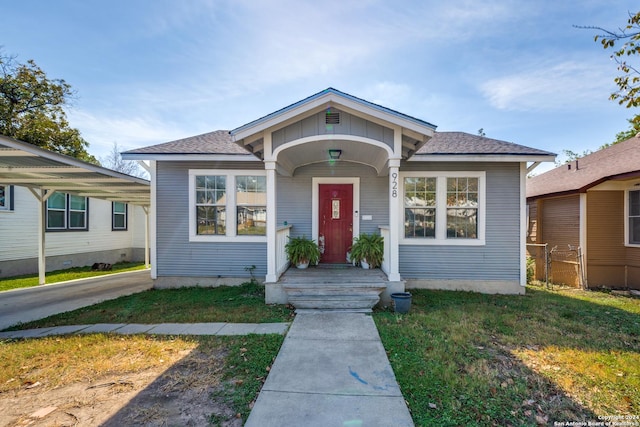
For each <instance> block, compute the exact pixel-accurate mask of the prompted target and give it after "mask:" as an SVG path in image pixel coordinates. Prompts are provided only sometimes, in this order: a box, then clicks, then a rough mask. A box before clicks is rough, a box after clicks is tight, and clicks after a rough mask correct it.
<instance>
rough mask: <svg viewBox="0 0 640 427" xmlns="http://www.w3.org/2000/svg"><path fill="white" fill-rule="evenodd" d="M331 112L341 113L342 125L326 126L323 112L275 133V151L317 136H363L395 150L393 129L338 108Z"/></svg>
mask: <svg viewBox="0 0 640 427" xmlns="http://www.w3.org/2000/svg"><path fill="white" fill-rule="evenodd" d="M331 112H332V113H339V115H340V123H337V124H326V120H325V119H326V117H327V112H326V111H322V112H320V113H317V114H314V115H313V116H310V117H307V118H306V119H303V120H300V121H298V122H295V123H292V124H290V125H289V126H286V127H284V128H282V129H278V130H277V131H275V132H273V135H272V144H273V149H274V150H275V149H276V148H278V147H279V146H281V145H283V144H286V143H287V142H291V141H295V140H296V139H300V138H305V137H309V136H316V135H353V136H361V137H366V138H371V139H375V140H378V141H381V142H384V143H385V144H387V145H388V146H389V147H391V148H393V129H391V128H388V127H386V126H382V125H379V124H377V123H374V122H371V121H368V120H365V119H363V118H361V117H358V116H354V115H352V114H349V113H345V112H344V111H340V110H338V109H336V108H331Z"/></svg>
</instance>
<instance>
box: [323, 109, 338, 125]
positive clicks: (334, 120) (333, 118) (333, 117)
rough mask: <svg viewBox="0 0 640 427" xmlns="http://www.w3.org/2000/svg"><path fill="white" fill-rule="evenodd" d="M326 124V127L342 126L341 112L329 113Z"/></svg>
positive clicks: (325, 120) (326, 116)
mask: <svg viewBox="0 0 640 427" xmlns="http://www.w3.org/2000/svg"><path fill="white" fill-rule="evenodd" d="M324 123H325V124H326V125H339V124H340V112H339V111H327V114H326V115H325V117H324Z"/></svg>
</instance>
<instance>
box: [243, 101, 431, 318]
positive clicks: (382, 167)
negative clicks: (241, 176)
mask: <svg viewBox="0 0 640 427" xmlns="http://www.w3.org/2000/svg"><path fill="white" fill-rule="evenodd" d="M434 130H435V126H433V125H431V124H429V123H427V122H424V121H421V120H418V119H414V118H412V117H409V116H405V115H402V114H399V113H397V112H394V111H392V110H388V109H385V108H382V107H380V106H377V105H375V104H371V103H368V102H366V101H363V100H361V99H358V98H354V97H351V96H349V95H346V94H344V93H341V92H339V91H335V90H333V89H329V90H326V91H323V92H320V93H318V94H316V95H314V96H312V97H310V98H307V99H305V100H303V101H301V102H299V103H296V104H293V105H291V106H289V107H286V108H285V109H283V110H279V111H278V112H276V113H273V114H272V115H269V116H266V117H263V118H261V119H258V120H256V121H254V122H251V123H249V124H247V125H245V126H242V127H240V128H237V129H235V130H233V131H231V132H230V135H231V137H232V139H233V141H234V142H235V143H236V144H238V145H240V146H242V147H243V148H244V149H246V150H248V151H249V152H251V153H253V154H254V155H255V156H257V157H258V158H259V159H261V160H262V161H263V164H264V169H265V175H266V191H265V193H266V238H267V239H266V240H267V241H266V243H267V247H266V249H267V250H266V252H267V260H266V261H267V263H266V270H267V271H266V275H265V280H264V282H265V284H266V302H267V303H287V302H294V301H297V304H298V306H297V307H298V308H300V307H301V306H302V305H304V306H305V307H307V306H309V307H308V308H312V307H311V306H316V307H313V308H332V307H330V306H331V305H333V306H334V307H333V308H341V307H343V306H345V307H346V306H349V305H359V306H360V305H364V306H366V308H368V309H370V308H371V307H372V306H373V305H374V304H375V303H377V300H378V295H381V298H382V300H383V302H388V301H389V295H390V293H392V292H398V291H403V290H404V282H403V281H402V279H401V277H400V272H399V239H400V236H399V235H400V233H401V230H400V227H399V225H400V224H401V223H402V218H401V213H402V197H401V195H400V194H399V188H400V182H399V181H400V176H399V169H400V164H401V162H402V161H403V160H405V159H407V158H408V157H410V156H411V155H412V154H413V153H415V152H416V151H417V150H418V149H419V148H420V147H421V146H422V145H423V144H424V143H426V142H427V141H428V140H429V139H430V138H431V137H432V136H433V134H434ZM389 224H391V225H393V226H389ZM361 233H380V234H381V235H382V236H383V238H384V249H385V254H384V261H383V265H382V266H381V269H380V270H377V271H373V272H366V273H365V272H364V270H361V269H354V268H349V267H347V266H342V267H340V268H338V267H337V266H340V264H343V263H344V262H345V260H346V253H347V251H348V249H349V248H350V246H351V244H352V242H353V238H354V237H358V236H359V235H360V234H361ZM303 235H304V236H306V237H310V238H312V239H313V240H315V241H316V242H317V243H318V244H319V246H320V247H321V252H322V253H323V257H322V259H321V261H320V262H321V264H329V265H333V267H334V268H324V267H325V266H324V265H320V266H319V267H317V268H315V269H310V270H309V271H305V272H304V273H300V274H301V275H300V274H299V273H297V272H293V271H292V270H291V269H289V270H287V268H288V267H289V263H288V260H287V259H286V254H285V249H284V247H285V245H286V243H287V241H288V237H289V236H292V237H293V236H295V237H298V236H303ZM285 271H287V273H286V275H284V276H283V273H285ZM293 282H295V283H293ZM352 288H353V289H352ZM356 288H357V289H356ZM356 294H357V295H356ZM313 295H315V296H313ZM340 295H342V296H343V297H344V298H342V299H341V300H340V298H338V297H339V296H340ZM365 295H367V296H365ZM345 296H349V298H346V297H345ZM349 299H351V300H352V301H351V302H349V301H347V300H349ZM322 300H324V302H322ZM338 300H340V301H339V302H337V301H338ZM355 300H358V301H359V302H358V303H357V304H356V303H355V302H353V301H355ZM365 300H366V301H368V302H366V303H365ZM331 301H334V302H331ZM320 306H322V307H320ZM349 308H354V307H349Z"/></svg>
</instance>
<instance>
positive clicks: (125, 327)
mask: <svg viewBox="0 0 640 427" xmlns="http://www.w3.org/2000/svg"><path fill="white" fill-rule="evenodd" d="M287 328H289V323H160V324H156V325H141V324H137V323H128V324H126V323H99V324H96V325H70V326H55V327H51V328H38V329H25V330H22V331H11V332H0V339H3V338H5V339H13V338H41V337H47V336H52V335H68V334H95V333H114V334H124V335H132V334H155V335H218V336H221V335H248V334H280V335H282V334H284V333H285V332H286V331H287Z"/></svg>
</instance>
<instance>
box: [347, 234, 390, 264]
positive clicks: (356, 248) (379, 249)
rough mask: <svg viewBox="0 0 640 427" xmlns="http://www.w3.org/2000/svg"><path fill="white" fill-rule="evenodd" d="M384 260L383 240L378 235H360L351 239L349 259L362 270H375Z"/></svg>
mask: <svg viewBox="0 0 640 427" xmlns="http://www.w3.org/2000/svg"><path fill="white" fill-rule="evenodd" d="M383 258H384V238H383V237H382V236H381V235H379V234H361V235H360V236H359V237H355V238H354V239H353V245H352V246H351V259H352V260H353V261H355V262H356V263H358V264H360V265H361V266H362V268H364V269H368V268H377V267H380V265H381V264H382V259H383Z"/></svg>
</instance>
